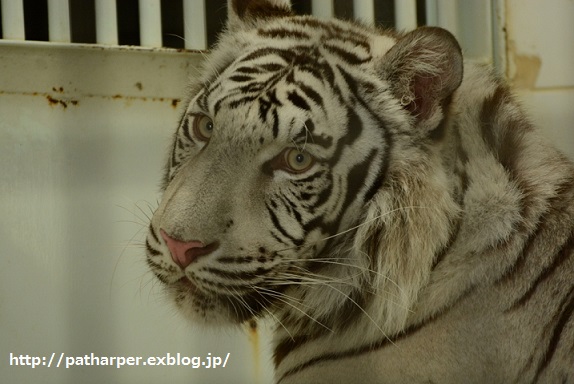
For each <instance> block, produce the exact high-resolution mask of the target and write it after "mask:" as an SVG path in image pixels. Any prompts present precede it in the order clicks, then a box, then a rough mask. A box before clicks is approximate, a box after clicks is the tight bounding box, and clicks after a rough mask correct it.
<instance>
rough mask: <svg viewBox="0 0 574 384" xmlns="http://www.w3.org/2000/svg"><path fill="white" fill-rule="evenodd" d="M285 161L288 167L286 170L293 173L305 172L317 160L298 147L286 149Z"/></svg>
mask: <svg viewBox="0 0 574 384" xmlns="http://www.w3.org/2000/svg"><path fill="white" fill-rule="evenodd" d="M284 161H285V165H286V168H287V169H286V170H287V171H289V172H291V173H302V172H305V171H307V170H308V169H309V168H311V166H313V164H314V163H315V160H314V159H313V157H312V156H311V155H310V154H308V153H306V152H302V151H300V150H298V149H296V148H291V149H288V150H287V151H285V154H284Z"/></svg>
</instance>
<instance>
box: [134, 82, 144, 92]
mask: <svg viewBox="0 0 574 384" xmlns="http://www.w3.org/2000/svg"><path fill="white" fill-rule="evenodd" d="M135 86H136V88H137V89H138V91H141V90H142V89H143V84H142V83H141V82H139V81H138V82H137V83H136V84H135Z"/></svg>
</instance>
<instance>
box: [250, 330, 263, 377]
mask: <svg viewBox="0 0 574 384" xmlns="http://www.w3.org/2000/svg"><path fill="white" fill-rule="evenodd" d="M247 326H248V327H249V328H248V331H249V342H250V344H251V350H252V351H253V369H254V371H255V377H256V378H258V380H257V381H258V382H260V381H261V380H260V378H261V367H260V365H259V360H260V351H259V334H258V333H257V321H256V320H254V319H251V320H249V322H248V324H247Z"/></svg>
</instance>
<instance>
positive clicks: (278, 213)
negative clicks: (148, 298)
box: [148, 49, 387, 322]
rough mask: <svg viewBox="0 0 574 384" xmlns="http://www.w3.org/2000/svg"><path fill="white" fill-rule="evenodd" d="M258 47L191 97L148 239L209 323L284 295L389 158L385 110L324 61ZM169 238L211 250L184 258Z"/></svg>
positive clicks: (176, 290)
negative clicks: (352, 91) (367, 101)
mask: <svg viewBox="0 0 574 384" xmlns="http://www.w3.org/2000/svg"><path fill="white" fill-rule="evenodd" d="M260 52H261V50H260V49H258V50H256V51H253V52H251V53H247V54H246V55H244V56H242V57H240V58H238V59H236V60H235V61H234V62H233V63H232V64H230V65H229V67H228V68H227V69H226V70H225V71H224V72H223V73H222V74H221V75H220V76H219V77H218V78H217V79H216V80H215V81H213V82H212V83H210V84H209V85H208V86H206V87H203V88H202V89H201V90H199V92H198V93H197V94H196V95H195V97H194V98H193V99H192V101H191V102H190V104H189V107H188V108H187V110H186V112H185V114H184V116H183V119H182V121H181V124H180V126H179V129H178V131H177V134H176V137H175V144H174V146H173V153H172V161H171V162H170V168H169V171H168V180H169V181H168V183H167V188H166V189H165V192H164V196H163V200H162V202H161V205H160V207H159V208H158V210H157V211H156V213H155V214H154V217H153V220H152V226H151V228H150V234H151V236H150V237H149V238H148V249H149V250H150V253H149V258H148V261H149V263H150V265H151V267H152V269H153V270H154V272H155V273H156V275H157V276H158V277H160V279H161V280H162V281H163V282H165V283H166V285H167V286H168V288H169V291H170V292H172V294H173V295H174V297H175V300H176V302H177V303H178V304H179V305H180V306H181V307H182V308H185V309H186V312H188V313H190V314H193V315H194V317H198V318H200V319H202V320H204V321H209V322H213V321H214V319H221V320H222V321H234V322H237V321H243V320H245V319H247V318H249V317H252V316H256V315H259V314H260V312H261V311H262V310H264V308H266V307H268V306H269V305H271V304H272V303H275V301H276V298H277V297H278V293H277V291H281V290H283V289H285V288H287V286H286V285H285V283H286V282H288V281H291V280H296V279H297V278H298V275H300V274H301V272H300V271H301V270H302V269H303V270H304V269H306V268H308V264H309V262H310V261H311V260H312V259H313V258H316V257H319V255H320V254H321V252H322V251H323V250H324V249H325V247H328V246H329V243H333V242H334V241H330V240H326V238H328V237H329V236H332V235H334V234H335V233H337V232H339V231H341V230H344V229H348V228H350V227H351V226H352V225H354V223H356V222H357V221H358V220H359V218H360V215H361V207H362V206H363V204H365V202H366V201H368V200H369V198H370V197H371V196H372V194H373V192H374V191H375V190H376V189H377V187H378V184H379V183H380V174H381V170H382V167H383V164H384V156H385V153H386V151H385V149H386V147H387V143H386V140H385V133H384V131H382V130H380V129H377V127H378V125H379V124H380V122H379V117H378V116H376V115H375V114H373V113H372V112H370V110H369V107H368V106H367V105H361V102H360V101H359V100H357V99H351V98H349V99H347V100H345V99H344V98H343V97H342V96H337V95H336V87H337V85H336V84H335V80H334V79H329V78H328V76H329V73H325V72H324V71H323V68H330V67H329V63H327V62H326V60H321V58H320V57H317V58H316V59H317V61H316V62H309V58H308V54H307V53H303V52H293V51H283V52H281V51H277V52H276V51H274V50H273V51H271V52H268V53H266V54H265V55H261V53H260ZM254 56H257V58H255V59H254V58H253V57H254ZM298 56H301V57H298ZM305 60H306V61H307V62H305ZM298 62H302V63H301V64H299V63H298ZM359 115H360V116H361V117H359ZM162 240H163V241H162ZM170 242H174V243H175V242H177V243H190V242H198V243H200V244H201V246H200V247H198V249H206V248H207V249H209V252H205V253H204V254H202V255H200V256H189V257H188V259H187V260H183V259H185V256H182V260H183V261H181V262H180V261H178V259H177V256H176V255H174V253H175V252H176V251H174V250H173V249H172V255H171V256H170V249H169V247H168V245H170ZM181 252H183V253H185V252H187V253H188V254H191V253H193V252H192V251H191V248H186V249H184V250H182V251H181ZM202 253H203V251H202Z"/></svg>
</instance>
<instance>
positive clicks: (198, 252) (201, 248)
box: [160, 229, 218, 269]
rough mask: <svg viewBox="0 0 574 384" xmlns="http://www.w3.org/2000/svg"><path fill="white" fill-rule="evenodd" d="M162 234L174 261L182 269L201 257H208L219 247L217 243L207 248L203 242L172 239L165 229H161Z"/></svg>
mask: <svg viewBox="0 0 574 384" xmlns="http://www.w3.org/2000/svg"><path fill="white" fill-rule="evenodd" d="M160 233H161V237H162V238H163V239H164V241H165V243H166V244H167V248H168V249H169V253H170V254H171V258H172V260H173V261H174V262H175V263H176V264H177V265H179V266H180V267H181V269H185V268H186V267H187V266H188V265H189V264H191V263H193V262H194V261H195V260H197V259H198V258H199V257H200V256H203V255H207V254H209V253H211V252H213V251H215V250H216V249H217V247H218V244H217V243H211V244H209V245H207V246H206V245H204V244H203V243H202V242H201V241H180V240H177V239H174V238H172V237H170V236H169V235H168V234H167V233H166V232H165V231H164V230H163V229H160Z"/></svg>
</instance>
